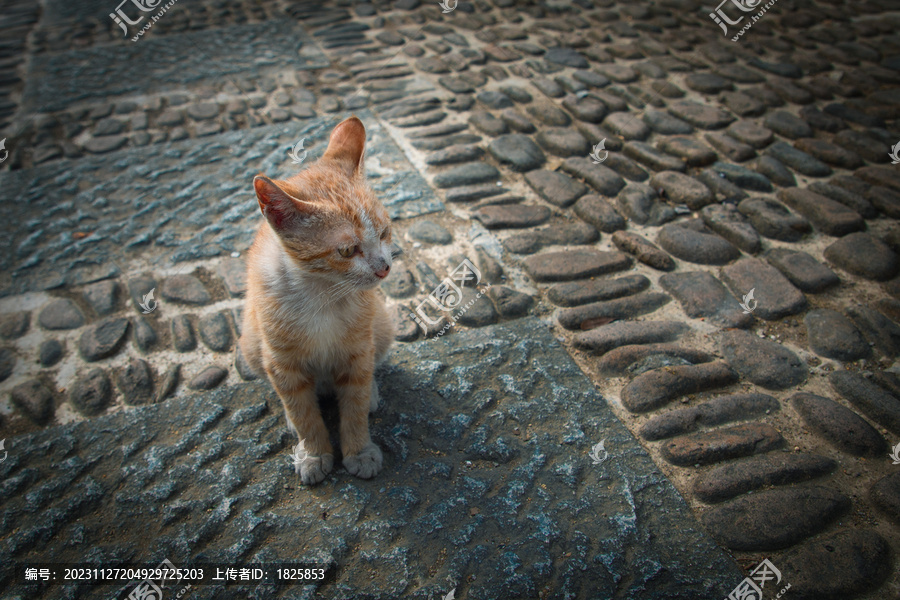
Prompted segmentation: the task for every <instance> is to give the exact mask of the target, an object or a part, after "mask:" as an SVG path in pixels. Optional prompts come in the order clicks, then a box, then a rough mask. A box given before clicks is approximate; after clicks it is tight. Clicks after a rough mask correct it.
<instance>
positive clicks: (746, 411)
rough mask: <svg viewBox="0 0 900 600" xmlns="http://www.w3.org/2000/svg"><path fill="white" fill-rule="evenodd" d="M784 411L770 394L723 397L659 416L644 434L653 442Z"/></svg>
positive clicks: (649, 424) (648, 423) (646, 426)
mask: <svg viewBox="0 0 900 600" xmlns="http://www.w3.org/2000/svg"><path fill="white" fill-rule="evenodd" d="M780 409H781V405H780V404H779V403H778V400H776V399H775V398H773V397H771V396H768V395H766V394H731V395H728V396H719V397H718V398H715V399H713V400H710V401H709V402H704V403H702V404H698V405H697V406H691V407H689V408H680V409H676V410H670V411H668V412H665V413H663V414H661V415H657V416H655V417H653V418H652V419H650V420H649V421H647V422H646V423H644V425H643V426H641V429H640V434H641V437H642V438H644V439H645V440H648V441H651V442H653V441H656V440H662V439H665V438H670V437H673V436H676V435H683V434H686V433H691V432H694V431H697V430H698V429H701V428H706V427H711V426H713V425H722V424H723V423H731V422H733V421H742V420H748V419H753V418H756V417H762V416H765V415H767V414H769V413H773V412H777V411H778V410H780Z"/></svg>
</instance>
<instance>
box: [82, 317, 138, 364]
mask: <svg viewBox="0 0 900 600" xmlns="http://www.w3.org/2000/svg"><path fill="white" fill-rule="evenodd" d="M126 331H128V319H122V318H119V319H106V320H104V321H101V322H99V323H97V324H96V325H92V326H91V327H89V328H88V329H87V330H85V332H84V333H82V334H81V338H80V339H79V340H78V351H79V352H80V353H81V357H82V358H84V360H86V361H88V362H93V361H97V360H101V359H104V358H106V357H108V356H112V355H113V354H115V353H116V351H117V350H118V349H119V345H120V344H121V342H122V340H123V339H125V332H126Z"/></svg>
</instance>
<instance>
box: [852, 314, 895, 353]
mask: <svg viewBox="0 0 900 600" xmlns="http://www.w3.org/2000/svg"><path fill="white" fill-rule="evenodd" d="M847 316H849V317H850V318H851V319H852V320H853V322H854V323H855V324H856V326H857V327H858V328H859V330H860V331H862V334H863V335H864V336H866V339H867V340H869V342H871V343H872V345H874V346H875V348H877V349H878V351H879V352H881V353H882V354H884V355H885V356H889V357H894V356H900V326H898V325H897V324H896V323H894V322H893V321H891V320H890V319H889V318H887V317H886V316H884V315H883V314H882V313H880V312H879V311H877V310H874V309H872V308H870V307H868V306H864V305H855V306H850V307H848V308H847Z"/></svg>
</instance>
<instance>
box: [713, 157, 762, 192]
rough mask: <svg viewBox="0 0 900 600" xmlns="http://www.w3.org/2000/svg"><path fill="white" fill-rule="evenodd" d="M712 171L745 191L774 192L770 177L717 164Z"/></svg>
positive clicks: (737, 167)
mask: <svg viewBox="0 0 900 600" xmlns="http://www.w3.org/2000/svg"><path fill="white" fill-rule="evenodd" d="M710 169H711V170H713V171H715V172H716V173H717V174H718V175H719V176H721V177H724V178H725V179H727V180H728V181H730V182H731V183H733V184H734V185H736V186H738V187H741V188H743V189H745V190H752V191H756V192H771V191H772V182H770V181H769V179H768V177H766V176H765V175H761V174H759V173H757V172H755V171H751V170H750V169H747V168H745V167H741V166H738V165H731V164H728V163H723V162H717V163H715V164H713V165H712V167H710Z"/></svg>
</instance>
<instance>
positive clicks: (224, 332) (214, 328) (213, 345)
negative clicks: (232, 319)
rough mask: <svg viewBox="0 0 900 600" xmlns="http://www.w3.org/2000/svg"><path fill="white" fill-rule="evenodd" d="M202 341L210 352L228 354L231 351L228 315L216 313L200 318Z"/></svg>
mask: <svg viewBox="0 0 900 600" xmlns="http://www.w3.org/2000/svg"><path fill="white" fill-rule="evenodd" d="M199 330H200V339H202V340H203V343H204V344H206V345H207V347H208V348H209V349H210V350H213V351H215V352H227V351H229V350H230V349H231V327H229V326H228V317H227V316H226V313H221V312H219V313H214V314H211V315H206V316H204V317H201V318H200V323H199Z"/></svg>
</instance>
